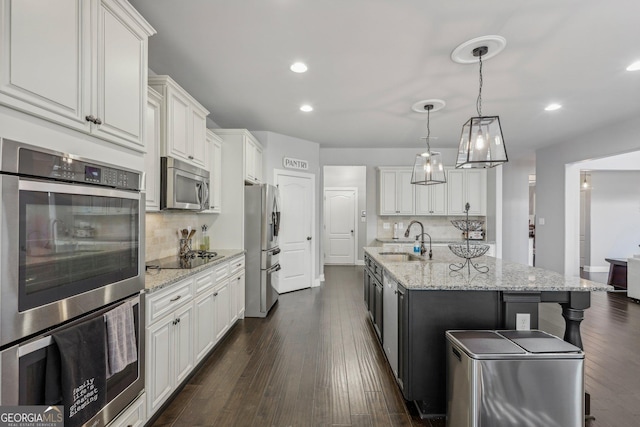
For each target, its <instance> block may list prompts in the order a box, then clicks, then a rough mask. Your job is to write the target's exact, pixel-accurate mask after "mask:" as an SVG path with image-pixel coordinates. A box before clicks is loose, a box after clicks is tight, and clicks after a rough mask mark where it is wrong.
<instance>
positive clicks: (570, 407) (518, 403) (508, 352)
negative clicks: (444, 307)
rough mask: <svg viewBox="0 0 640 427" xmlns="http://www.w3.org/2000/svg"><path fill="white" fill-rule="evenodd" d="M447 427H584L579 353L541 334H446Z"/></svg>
mask: <svg viewBox="0 0 640 427" xmlns="http://www.w3.org/2000/svg"><path fill="white" fill-rule="evenodd" d="M446 337H447V427H550V426H558V427H582V426H584V353H583V352H582V350H580V349H579V348H578V347H576V346H574V345H572V344H569V343H567V342H565V341H563V340H561V339H560V338H557V337H555V336H553V335H550V334H547V333H545V332H542V331H447V332H446Z"/></svg>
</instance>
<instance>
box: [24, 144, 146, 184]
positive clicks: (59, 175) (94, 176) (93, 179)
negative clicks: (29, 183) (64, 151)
mask: <svg viewBox="0 0 640 427" xmlns="http://www.w3.org/2000/svg"><path fill="white" fill-rule="evenodd" d="M18 170H19V173H20V174H24V175H30V176H35V177H39V178H53V179H59V180H63V181H71V182H81V183H89V184H96V185H103V186H107V187H113V188H120V189H124V190H135V191H139V190H140V188H141V185H140V184H141V182H140V176H141V174H140V173H138V172H133V171H129V170H124V169H119V168H115V167H110V166H106V165H102V164H98V163H93V162H88V161H86V160H81V159H77V158H72V157H69V156H63V155H62V156H61V155H56V154H51V153H45V152H40V151H33V150H29V149H22V150H21V151H20V156H19V166H18Z"/></svg>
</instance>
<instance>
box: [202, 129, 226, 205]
mask: <svg viewBox="0 0 640 427" xmlns="http://www.w3.org/2000/svg"><path fill="white" fill-rule="evenodd" d="M206 148H207V151H206V159H207V166H206V168H207V170H208V171H209V174H210V175H209V209H208V210H206V211H204V212H206V213H220V212H222V139H221V138H220V137H219V136H218V135H216V134H215V133H214V132H213V131H212V130H210V129H207V146H206Z"/></svg>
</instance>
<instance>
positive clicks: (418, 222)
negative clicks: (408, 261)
mask: <svg viewBox="0 0 640 427" xmlns="http://www.w3.org/2000/svg"><path fill="white" fill-rule="evenodd" d="M413 224H418V225H419V226H420V234H416V237H420V255H424V254H425V253H426V252H427V248H426V246H425V245H424V236H425V235H426V236H427V237H429V259H431V258H433V251H432V250H431V236H430V235H429V233H425V232H424V225H422V223H421V222H420V221H415V220H414V221H411V222H410V223H409V226H408V227H407V231H405V232H404V237H409V232H410V231H411V226H412V225H413Z"/></svg>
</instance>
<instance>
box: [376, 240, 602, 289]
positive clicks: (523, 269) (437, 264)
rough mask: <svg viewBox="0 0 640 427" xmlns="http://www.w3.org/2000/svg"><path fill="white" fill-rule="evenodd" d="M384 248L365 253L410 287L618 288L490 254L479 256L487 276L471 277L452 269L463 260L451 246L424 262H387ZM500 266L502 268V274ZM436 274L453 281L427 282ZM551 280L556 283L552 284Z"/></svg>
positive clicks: (394, 277) (392, 276)
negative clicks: (485, 268) (381, 254)
mask: <svg viewBox="0 0 640 427" xmlns="http://www.w3.org/2000/svg"><path fill="white" fill-rule="evenodd" d="M436 249H439V253H435V250H436ZM382 250H383V248H382V247H365V248H364V251H365V253H367V254H368V255H370V256H371V257H372V258H373V259H374V260H375V261H376V263H378V264H380V266H382V267H383V268H384V270H385V271H386V272H387V273H388V274H389V275H390V276H391V278H392V279H394V280H395V281H397V282H398V284H400V285H402V286H403V287H404V288H406V289H408V290H451V291H463V290H476V291H481V290H486V291H502V292H558V291H561V292H608V291H612V290H614V288H613V286H610V285H605V284H602V283H597V282H592V281H589V280H586V279H581V278H577V277H570V276H564V275H562V274H560V273H557V272H554V271H551V270H546V269H542V268H539V267H530V266H526V265H522V264H517V263H513V262H508V261H503V260H501V259H499V258H494V257H489V256H482V257H480V258H477V260H481V262H482V264H485V265H488V266H489V273H487V275H484V274H482V273H477V272H474V271H473V270H472V273H471V276H470V277H469V276H468V275H467V273H466V272H465V273H455V272H451V271H450V270H449V264H451V263H452V262H456V261H458V262H459V261H460V260H462V258H456V257H455V256H453V254H452V253H451V252H449V250H448V248H447V249H445V248H434V257H435V258H436V259H438V261H430V260H428V259H425V260H424V261H411V262H390V261H386V260H384V259H382V258H381V256H380V255H379V252H381V251H382ZM452 256H453V258H452ZM447 258H448V259H447ZM424 267H429V269H428V270H429V271H428V272H425V268H424ZM496 269H499V270H500V271H499V273H498V272H497V271H496ZM436 273H437V274H436ZM447 273H448V274H447ZM438 274H439V276H438ZM432 276H438V277H443V278H444V280H447V281H449V282H450V283H449V284H446V283H439V284H431V283H430V284H425V283H424V282H425V280H424V279H423V278H424V277H432ZM535 278H540V280H541V281H544V282H545V283H546V284H545V285H540V284H536V283H535ZM498 279H500V280H509V281H510V282H518V283H526V284H515V285H514V284H508V285H506V284H505V285H503V284H497V283H496V282H495V281H493V280H498ZM444 280H443V281H444ZM474 280H475V282H474ZM532 280H533V282H532ZM548 281H550V282H553V283H551V284H549V283H548Z"/></svg>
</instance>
